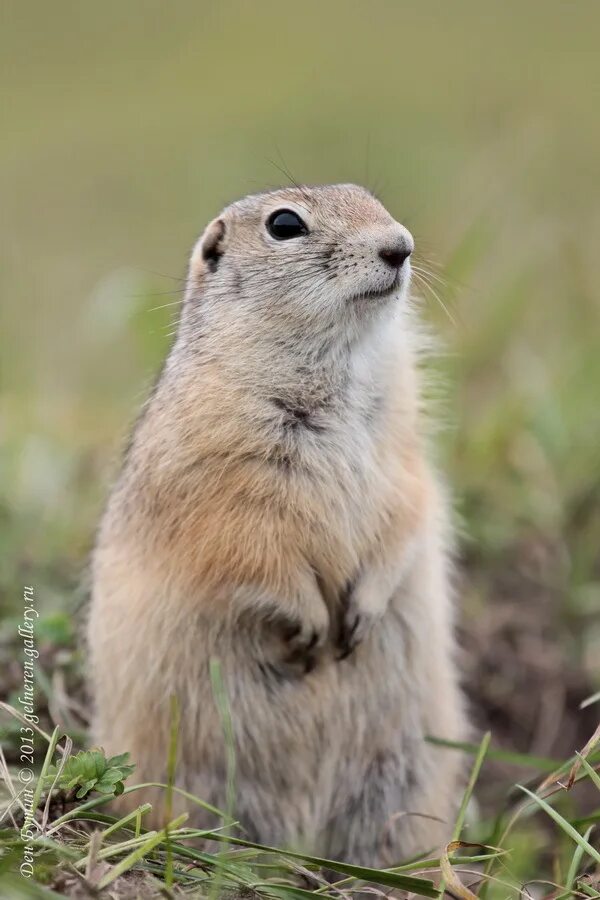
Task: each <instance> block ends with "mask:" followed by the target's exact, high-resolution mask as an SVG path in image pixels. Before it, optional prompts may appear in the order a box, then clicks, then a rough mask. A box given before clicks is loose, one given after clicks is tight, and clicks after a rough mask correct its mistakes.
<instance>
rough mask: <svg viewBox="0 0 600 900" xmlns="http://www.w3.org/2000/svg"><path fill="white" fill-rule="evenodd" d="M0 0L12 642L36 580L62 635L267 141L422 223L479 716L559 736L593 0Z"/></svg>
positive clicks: (7, 630) (595, 458) (567, 635)
mask: <svg viewBox="0 0 600 900" xmlns="http://www.w3.org/2000/svg"><path fill="white" fill-rule="evenodd" d="M1 16H2V23H1V28H0V48H1V54H0V55H1V59H2V84H1V91H2V96H1V98H0V102H1V108H2V110H3V127H2V135H1V137H0V195H1V208H2V216H1V219H0V242H1V245H2V251H3V252H2V267H1V272H0V279H1V281H0V289H1V296H2V327H1V338H0V339H1V341H2V346H1V357H0V359H1V365H2V407H1V426H0V427H1V495H0V516H1V519H0V527H1V534H0V539H1V542H2V569H1V572H0V578H1V582H0V586H1V589H2V604H3V612H4V626H3V632H2V634H3V636H4V638H5V639H6V641H7V642H8V645H10V641H11V640H12V638H13V637H14V628H13V616H15V615H16V616H18V615H19V614H20V608H21V595H22V585H23V584H24V583H29V582H33V584H34V586H35V587H36V590H37V595H38V603H39V606H40V608H41V609H42V610H43V611H44V615H45V623H46V624H45V626H42V627H45V628H46V632H45V633H46V634H47V637H48V642H49V643H48V646H49V647H52V646H53V642H54V643H55V644H56V643H58V644H59V645H60V644H61V642H66V643H68V641H70V640H72V633H73V624H72V623H73V621H76V618H77V617H76V616H75V615H73V616H72V615H71V610H72V609H74V600H75V599H76V598H77V597H78V596H80V595H82V594H84V593H85V587H84V585H85V574H84V572H85V564H86V558H87V554H88V552H89V549H90V546H91V543H92V540H93V530H94V527H95V523H96V521H97V517H98V515H99V511H100V509H101V504H102V499H103V497H104V496H105V495H106V491H107V488H108V485H109V482H110V478H111V477H112V475H113V474H114V471H115V466H116V463H117V460H118V453H119V448H120V447H121V445H122V442H123V439H124V436H125V435H126V432H127V430H128V428H129V425H130V423H131V421H132V418H133V417H134V416H135V413H136V410H137V409H138V407H139V404H140V402H141V399H142V398H143V396H144V393H145V390H146V387H147V385H148V382H149V380H150V379H151V378H152V375H153V373H154V372H155V370H156V368H157V367H158V365H159V363H160V360H161V358H162V357H163V355H164V353H165V351H166V349H167V347H168V343H169V331H170V329H171V324H172V319H173V315H174V314H175V313H176V306H171V305H169V304H173V303H175V302H176V301H177V299H178V297H179V294H178V293H177V292H178V290H179V289H180V288H181V281H180V280H179V279H181V277H182V276H183V275H184V272H185V266H186V259H187V254H188V252H189V249H190V247H191V245H192V243H193V241H194V239H195V237H196V236H197V235H198V233H199V232H200V231H201V230H202V228H203V226H204V225H205V223H206V222H207V221H208V220H209V218H211V217H212V216H214V215H215V214H216V213H217V212H218V211H219V209H220V208H221V207H222V206H223V205H224V204H226V203H228V202H229V201H231V200H233V199H235V198H237V197H239V196H241V195H244V194H246V193H248V192H252V191H257V190H261V189H264V188H266V187H269V186H274V185H278V184H281V183H286V181H287V178H286V176H285V174H283V173H282V171H281V169H288V170H289V171H290V172H291V173H292V175H293V177H294V178H295V179H297V180H301V181H305V182H331V181H349V180H352V181H357V182H360V183H364V184H367V185H368V186H369V187H371V188H373V189H374V190H375V191H376V192H377V194H378V196H379V197H380V198H381V199H382V200H383V202H384V203H385V204H386V205H387V206H388V207H389V209H390V210H391V211H392V212H393V214H394V215H395V216H396V217H397V218H398V219H400V220H401V221H403V222H405V223H406V224H407V225H408V226H409V227H410V228H411V230H413V232H414V234H415V236H416V239H417V247H418V255H419V258H420V261H421V265H424V266H425V267H426V268H428V269H429V270H430V271H431V273H432V275H431V277H430V281H431V284H432V287H433V288H434V291H435V293H436V294H437V295H438V297H437V298H436V296H435V295H434V294H433V293H432V292H430V291H428V290H426V289H423V291H422V293H423V299H422V311H423V316H424V318H425V319H426V320H428V321H429V322H430V323H431V324H432V327H433V328H434V330H435V331H436V332H437V333H438V334H439V336H440V347H439V351H438V353H437V354H436V359H435V360H434V361H433V363H432V365H433V368H434V369H435V371H436V379H435V380H436V389H435V390H436V394H437V395H438V399H437V401H436V403H437V409H438V414H439V416H440V418H441V419H442V420H443V423H444V428H443V429H442V433H441V434H440V435H439V438H438V444H439V457H440V461H441V464H442V465H443V467H444V469H445V471H447V472H448V474H449V479H450V483H451V485H452V489H453V491H454V494H455V498H456V507H457V516H458V520H459V524H460V530H461V533H462V538H461V550H460V571H461V597H462V620H461V621H462V624H461V636H462V641H463V645H464V647H465V651H466V652H465V669H466V679H467V684H468V686H469V691H470V695H471V698H472V702H473V706H474V715H475V718H476V721H477V723H478V724H486V723H489V724H491V725H492V727H493V729H494V734H495V739H496V740H498V741H500V742H504V743H506V744H507V745H510V746H514V747H516V748H519V749H522V750H527V751H530V752H538V753H546V754H553V753H562V752H571V751H572V750H573V749H574V746H576V742H577V741H578V740H580V739H581V738H582V736H584V737H587V736H589V724H590V720H589V719H587V720H586V719H585V718H584V719H583V720H582V718H581V715H580V714H579V713H578V712H577V708H578V704H579V703H580V701H581V700H582V699H583V698H584V697H585V696H586V695H587V694H589V693H591V692H592V691H594V690H597V689H598V687H599V686H600V684H599V681H600V625H599V616H598V612H599V610H600V562H599V559H598V548H599V547H600V503H599V501H600V404H599V402H598V397H599V388H600V336H599V334H600V332H599V327H600V303H599V297H598V285H599V284H600V254H599V252H598V248H599V247H600V205H599V203H598V185H599V183H600V119H599V116H598V108H599V101H600V59H599V54H598V34H599V29H600V5H599V4H598V2H597V0H574V2H571V3H567V2H564V0H563V2H561V0H543V2H532V3H522V2H521V3H517V2H513V0H509V2H504V3H501V4H500V3H481V2H470V0H459V2H453V3H450V2H441V0H440V2H432V0H420V2H418V3H416V2H415V3H408V2H391V0H389V2H388V0H375V2H369V3H367V2H362V3H357V2H342V0H330V2H327V0H321V2H318V3H316V2H312V0H309V2H305V3H303V4H302V5H291V4H284V3H275V2H271V0H268V2H257V3H250V2H246V3H244V2H241V0H222V2H219V3H212V2H187V0H176V2H173V3H165V2H158V0H144V2H140V0H128V2H126V3H117V2H103V3H92V2H75V0H73V2H64V0H53V2H52V3H48V2H44V0H39V2H32V0H25V2H16V0H15V2H12V0H5V2H3V3H2V7H1ZM439 301H441V302H439ZM442 304H443V305H445V306H446V307H447V308H448V310H449V312H450V316H447V315H446V314H445V313H444V310H443V308H442ZM82 585H83V586H82ZM48 652H49V653H50V651H48ZM61 658H62V657H60V656H58V657H57V656H56V655H52V654H50V655H49V657H48V659H49V660H50V661H49V663H48V665H49V669H50V675H49V677H50V676H52V673H53V671H54V673H55V671H56V670H57V669H59V668H60V665H61ZM5 661H7V664H8V663H9V662H10V651H8V656H7V657H5ZM6 671H8V667H7V669H6ZM15 678H16V683H18V673H17V675H16V676H15ZM9 682H10V676H9ZM9 688H10V683H9V684H8V685H7V686H6V691H7V692H8V691H9Z"/></svg>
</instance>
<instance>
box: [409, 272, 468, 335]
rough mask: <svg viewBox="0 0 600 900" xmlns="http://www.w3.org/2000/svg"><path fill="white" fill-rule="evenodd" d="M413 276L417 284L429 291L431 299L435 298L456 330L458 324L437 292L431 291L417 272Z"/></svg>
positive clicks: (429, 286)
mask: <svg viewBox="0 0 600 900" xmlns="http://www.w3.org/2000/svg"><path fill="white" fill-rule="evenodd" d="M413 271H414V270H413ZM414 274H415V278H416V279H417V281H418V282H419V284H422V285H423V286H424V287H426V288H427V290H428V291H430V293H431V294H432V295H433V297H435V299H436V300H437V302H438V303H439V304H440V306H441V308H442V309H443V310H444V312H445V313H446V315H447V316H448V318H449V319H450V321H451V322H452V324H453V325H454V327H455V328H456V327H457V326H458V323H457V321H456V319H455V318H454V316H453V315H452V314H451V312H450V310H449V309H448V307H447V306H446V304H445V303H444V301H443V300H442V298H441V297H440V295H439V294H438V293H437V291H435V290H434V289H433V287H432V286H431V285H430V284H429V282H428V281H426V279H425V278H424V277H423V276H422V275H421V274H420V273H419V272H415V273H414Z"/></svg>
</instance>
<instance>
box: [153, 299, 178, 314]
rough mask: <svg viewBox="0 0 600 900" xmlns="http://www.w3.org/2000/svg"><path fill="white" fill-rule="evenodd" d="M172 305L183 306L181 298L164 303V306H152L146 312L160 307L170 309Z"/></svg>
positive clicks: (154, 310)
mask: <svg viewBox="0 0 600 900" xmlns="http://www.w3.org/2000/svg"><path fill="white" fill-rule="evenodd" d="M170 306H181V300H174V301H173V303H163V304H162V306H151V307H150V308H149V309H147V310H145V312H156V311H157V310H159V309H168V308H169V307H170Z"/></svg>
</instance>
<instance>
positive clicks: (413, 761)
mask: <svg viewBox="0 0 600 900" xmlns="http://www.w3.org/2000/svg"><path fill="white" fill-rule="evenodd" d="M412 249H413V239H412V236H411V235H410V233H409V232H408V231H407V230H406V228H404V227H403V226H402V225H400V224H398V223H397V222H396V221H395V220H394V219H393V218H392V216H391V215H390V214H389V213H388V212H387V211H386V209H385V208H384V207H383V206H382V205H381V204H380V203H379V201H378V200H376V199H375V198H374V197H373V196H372V195H371V194H370V193H369V192H368V191H367V190H365V189H364V188H361V187H357V186H355V185H335V186H323V187H304V186H298V187H293V188H285V189H281V190H276V191H272V192H269V193H264V194H258V195H255V196H250V197H246V198H245V199H243V200H241V201H239V202H236V203H233V204H232V205H231V206H228V207H227V208H226V209H225V210H224V211H223V212H222V213H221V215H220V216H219V217H218V218H217V219H215V220H214V221H213V222H211V224H210V225H209V226H208V227H207V228H206V230H205V232H204V234H203V235H202V237H201V238H200V240H199V241H198V243H197V245H196V247H195V249H194V251H193V253H192V257H191V261H190V266H189V275H188V281H187V289H186V293H185V299H184V301H183V304H182V309H181V314H180V321H179V325H178V330H177V336H176V339H175V341H174V343H173V346H172V348H171V351H170V353H169V355H168V358H167V360H166V363H165V365H164V368H163V370H162V373H161V375H160V378H159V379H158V382H157V384H156V388H155V390H154V392H153V393H152V395H151V397H150V399H149V400H148V401H147V403H146V405H145V407H144V409H143V412H142V415H141V417H140V419H139V421H138V423H137V425H136V427H135V430H134V434H133V438H132V440H131V443H130V446H129V448H128V450H127V453H126V456H125V462H124V465H123V468H122V471H121V475H120V477H119V479H118V481H117V483H116V486H115V487H114V490H113V491H112V495H111V497H110V500H109V503H108V507H107V510H106V513H105V515H104V517H103V520H102V523H101V526H100V530H99V535H98V540H97V544H96V548H95V552H94V555H93V592H92V603H91V610H90V622H89V647H90V655H91V663H92V684H93V692H94V695H95V717H94V739H95V741H97V742H98V743H99V744H101V745H102V746H103V747H104V748H105V750H106V751H107V753H117V752H118V753H120V752H123V751H125V750H129V751H130V752H131V755H132V758H133V760H134V761H135V762H136V763H137V772H136V775H137V779H138V781H162V780H164V779H165V769H166V761H167V746H168V735H169V724H170V722H169V720H170V713H169V708H170V697H172V696H176V697H177V700H178V705H179V709H180V715H181V721H180V727H179V735H178V762H177V783H178V785H179V786H180V787H182V788H184V789H185V790H187V791H189V792H192V793H194V794H196V795H197V796H199V797H201V798H202V799H203V800H205V801H207V802H209V803H211V804H214V805H216V806H218V807H221V808H223V807H224V806H225V802H226V781H227V779H226V765H225V759H226V752H225V739H224V737H223V728H222V723H221V719H220V715H219V711H218V708H217V705H216V702H215V698H214V691H213V686H212V684H211V679H210V672H209V666H210V660H211V659H213V658H216V659H218V660H220V665H221V672H222V681H223V686H224V690H225V692H226V695H227V698H228V703H229V707H230V712H231V717H232V722H233V733H234V744H235V755H236V775H235V778H236V783H235V790H236V800H235V813H234V814H235V818H236V819H238V820H239V822H240V823H241V825H242V827H243V829H244V834H245V836H246V837H248V838H249V839H251V840H254V841H259V842H262V843H267V844H270V845H287V846H290V845H296V846H301V847H304V848H305V849H307V850H312V851H313V852H316V853H318V854H319V855H321V856H327V857H329V858H337V859H344V860H347V861H350V862H353V863H358V864H367V865H390V864H393V863H395V862H398V861H399V860H400V859H402V858H406V857H409V856H411V855H412V854H414V853H416V852H418V851H421V850H429V849H431V848H433V847H435V846H436V845H437V846H439V845H440V844H441V843H442V842H443V840H444V839H445V838H446V837H447V836H448V835H449V832H450V830H451V820H452V815H453V808H454V803H455V800H456V795H457V792H458V781H459V760H458V759H457V756H458V754H457V753H456V752H455V751H448V750H446V749H440V748H438V747H435V746H434V745H432V744H431V743H430V742H428V741H426V740H425V736H426V735H430V734H433V735H437V736H439V737H442V738H446V739H450V740H460V739H461V738H463V736H464V722H465V718H464V712H463V703H462V698H461V694H460V690H459V687H458V679H457V672H456V667H455V661H454V651H455V639H454V636H453V613H452V598H451V591H450V589H449V585H448V550H447V547H448V524H447V509H446V506H447V504H446V501H445V498H444V492H443V491H442V490H440V488H439V486H438V481H437V478H436V476H435V474H434V473H433V471H432V468H431V466H430V463H429V461H428V459H427V452H426V447H425V440H424V435H423V431H424V429H423V424H422V413H421V409H420V402H419V376H418V367H417V357H418V353H419V338H418V328H416V326H415V320H414V310H412V309H411V303H410V300H409V297H408V289H409V279H410V259H409V257H410V254H411V251H412ZM161 797H162V792H161V791H155V792H154V793H153V792H152V790H151V789H149V790H148V793H147V796H144V797H143V798H142V796H141V795H140V793H134V794H133V795H131V796H130V797H129V798H128V799H129V801H131V803H132V804H133V805H137V804H138V803H140V802H141V801H142V799H148V798H150V799H151V800H153V801H154V802H155V804H156V805H155V815H156V817H157V820H158V821H160V816H161V812H160V806H161V799H160V798H161ZM182 803H183V801H182ZM184 806H185V803H184ZM189 809H190V813H191V816H192V821H195V822H198V823H201V824H208V823H209V822H213V821H214V819H212V820H211V818H210V815H209V814H208V813H204V812H203V811H202V810H199V809H198V807H196V806H194V805H191V806H190V807H189Z"/></svg>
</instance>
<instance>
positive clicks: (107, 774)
mask: <svg viewBox="0 0 600 900" xmlns="http://www.w3.org/2000/svg"><path fill="white" fill-rule="evenodd" d="M128 759H129V753H121V754H120V755H119V756H111V757H110V758H109V759H107V758H106V756H105V755H104V750H103V749H102V748H101V747H100V748H96V749H93V750H80V751H79V753H75V754H74V755H73V756H70V757H69V758H68V760H67V762H66V764H65V766H64V768H63V770H62V772H60V775H59V778H58V781H57V785H56V786H57V787H59V788H61V789H62V790H64V791H72V790H74V789H75V788H76V787H77V786H78V790H77V792H76V794H75V796H76V797H77V799H78V800H81V799H82V798H83V797H85V796H86V794H89V792H90V791H98V793H99V794H114V795H115V796H118V795H119V794H122V793H123V789H124V784H123V782H124V781H125V779H126V778H128V777H129V776H130V775H131V773H132V772H133V770H134V769H135V766H134V765H129V764H128V762H127V761H128ZM58 772H59V769H58V768H57V767H56V766H51V767H50V769H49V771H48V776H47V779H48V781H50V782H52V781H54V779H55V778H56V776H57V774H58Z"/></svg>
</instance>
